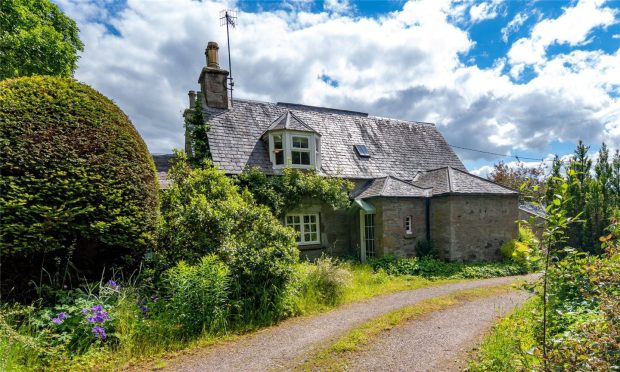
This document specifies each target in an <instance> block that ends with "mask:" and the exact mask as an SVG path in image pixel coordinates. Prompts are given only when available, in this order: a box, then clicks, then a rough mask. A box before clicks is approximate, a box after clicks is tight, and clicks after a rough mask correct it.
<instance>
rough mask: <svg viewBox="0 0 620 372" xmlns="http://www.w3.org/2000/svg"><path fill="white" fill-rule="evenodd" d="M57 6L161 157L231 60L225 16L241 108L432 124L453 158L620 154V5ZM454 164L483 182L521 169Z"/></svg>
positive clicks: (333, 0)
mask: <svg viewBox="0 0 620 372" xmlns="http://www.w3.org/2000/svg"><path fill="white" fill-rule="evenodd" d="M56 1H57V3H58V4H59V5H60V6H61V8H62V9H64V10H65V11H66V12H67V13H68V14H69V15H70V16H72V17H73V18H74V19H76V21H77V22H78V25H79V26H80V29H81V37H82V39H83V41H84V43H85V52H84V53H83V55H82V57H81V59H80V62H79V67H78V70H77V72H76V77H77V78H78V79H79V80H82V81H84V82H86V83H88V84H90V85H92V86H93V87H95V88H96V89H99V90H100V91H102V92H103V93H104V94H106V95H108V96H109V97H110V98H112V99H113V100H115V101H116V102H117V103H118V104H119V105H120V106H121V108H122V109H123V110H125V112H126V113H127V114H128V115H129V117H130V118H131V119H132V120H133V122H134V124H135V125H136V127H137V128H138V130H139V131H140V133H141V134H142V136H143V137H144V138H145V140H146V142H147V144H148V145H149V148H150V149H151V151H153V152H170V150H171V149H172V148H173V147H182V143H183V129H182V119H181V115H180V113H181V112H182V110H183V109H184V108H185V106H186V105H187V103H186V97H187V91H188V90H190V89H193V90H197V88H198V87H197V84H196V80H197V77H198V74H199V72H200V69H201V68H202V66H203V65H204V54H203V53H204V48H205V46H206V44H207V42H208V41H211V40H213V41H217V42H219V43H220V46H222V47H223V48H222V50H221V58H222V59H225V58H227V55H226V51H225V48H224V47H225V40H226V35H225V31H224V29H223V28H222V27H220V26H219V11H220V10H222V9H226V8H230V9H236V10H238V11H239V20H238V27H237V28H236V29H235V30H233V32H232V34H231V40H232V44H231V48H232V53H231V54H232V57H233V72H234V75H235V82H236V88H237V91H236V92H235V94H236V96H237V97H243V98H250V99H258V100H264V101H288V102H299V103H304V104H309V105H320V106H330V107H336V108H342V109H350V110H358V111H364V112H369V113H370V114H371V115H373V114H374V115H378V116H386V117H395V118H399V119H407V120H419V121H427V122H434V123H436V125H437V127H438V128H439V130H440V131H441V132H442V133H443V134H444V136H445V137H446V139H447V140H448V142H449V143H451V144H453V145H456V146H460V147H467V148H472V149H480V150H484V151H487V152H494V153H499V154H505V155H512V154H517V155H519V156H521V157H529V158H536V159H538V158H546V159H549V158H550V157H551V155H552V154H559V155H566V154H570V153H571V152H572V150H573V148H574V146H575V144H576V142H577V141H578V140H579V139H582V140H584V141H585V142H586V143H587V144H589V145H591V146H592V149H593V150H597V149H598V147H599V145H600V143H601V142H602V141H605V142H607V143H608V145H610V147H611V148H612V149H617V148H619V147H620V101H619V97H620V52H619V50H620V1H607V2H605V1H600V0H581V1H499V0H489V1H448V0H445V1H444V0H430V1H401V0H398V1H396V0H395V1H389V0H388V1H361V2H348V1H342V0H329V1H324V2H311V1H298V2H290V1H269V2H256V1H240V2H218V1H202V2H200V1H191V0H175V1H173V2H170V1H165V0H150V1H138V0H130V1H110V0H93V1H92V2H86V1H84V0H56ZM222 62H224V60H222ZM222 64H225V63H222ZM456 151H457V153H458V154H459V156H460V157H461V159H463V161H464V162H465V164H466V166H467V168H468V169H469V170H470V171H473V172H475V173H479V174H483V175H484V174H485V172H487V171H488V169H489V167H490V166H492V165H493V163H494V162H496V161H498V160H504V161H507V162H510V161H515V160H516V159H515V158H513V157H510V156H507V157H501V156H495V155H490V154H485V153H480V152H475V151H469V150H463V149H456ZM534 163H536V162H535V161H532V164H534Z"/></svg>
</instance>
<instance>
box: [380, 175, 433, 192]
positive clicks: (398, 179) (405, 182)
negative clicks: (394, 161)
mask: <svg viewBox="0 0 620 372" xmlns="http://www.w3.org/2000/svg"><path fill="white" fill-rule="evenodd" d="M390 177H391V178H393V179H395V180H396V181H400V182H402V183H404V184H407V185H408V186H413V187H415V188H418V189H421V190H431V189H432V187H422V186H418V185H415V184H413V182H407V181H405V180H403V179H400V178H398V177H393V176H390Z"/></svg>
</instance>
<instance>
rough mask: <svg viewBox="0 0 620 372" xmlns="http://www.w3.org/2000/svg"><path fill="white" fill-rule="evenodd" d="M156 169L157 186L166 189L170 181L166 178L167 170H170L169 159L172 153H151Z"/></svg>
mask: <svg viewBox="0 0 620 372" xmlns="http://www.w3.org/2000/svg"><path fill="white" fill-rule="evenodd" d="M152 156H153V161H154V162H155V169H156V170H157V180H158V181H159V188H161V189H167V188H168V187H169V186H170V183H171V182H172V181H170V180H168V171H169V170H170V161H171V160H172V157H173V156H174V155H172V154H152Z"/></svg>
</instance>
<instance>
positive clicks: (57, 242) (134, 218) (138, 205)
mask: <svg viewBox="0 0 620 372" xmlns="http://www.w3.org/2000/svg"><path fill="white" fill-rule="evenodd" d="M0 138H1V140H0V172H1V173H2V178H0V189H2V193H1V194H0V225H1V226H2V229H1V230H0V254H1V255H2V277H1V278H0V279H1V280H0V296H1V297H2V298H3V299H4V300H7V299H9V298H13V297H14V298H18V299H23V300H31V299H33V296H36V295H42V293H41V292H42V291H44V290H45V287H46V286H56V287H62V286H63V285H64V286H72V285H73V284H76V281H75V279H76V278H75V274H76V270H77V271H79V272H80V273H81V275H86V276H87V277H88V278H89V279H95V278H98V277H99V276H100V275H101V273H102V269H103V267H106V268H108V269H110V268H112V267H114V266H117V267H121V266H123V267H126V268H128V269H130V270H133V268H136V267H138V266H139V265H140V260H141V257H142V255H143V253H144V252H145V251H147V250H149V249H153V248H154V245H155V241H156V228H157V213H158V212H157V208H158V196H157V192H158V188H157V183H156V175H155V165H154V163H153V159H152V157H151V155H150V153H149V152H148V149H147V148H146V145H145V143H144V141H143V140H142V138H141V137H140V135H139V134H138V132H137V131H136V129H135V128H134V127H133V125H132V124H131V122H130V121H129V119H128V118H127V116H126V115H125V114H124V113H123V112H122V111H121V110H120V109H119V108H118V107H117V106H116V105H115V104H114V103H113V102H112V101H110V100H109V99H107V98H106V97H104V96H103V95H101V94H100V93H99V92H97V91H95V90H94V89H92V88H90V87H89V86H87V85H84V84H81V83H78V82H76V81H74V80H70V79H65V78H58V77H31V78H17V79H8V80H4V81H2V82H0ZM35 289H37V290H38V292H39V293H38V294H37V293H35Z"/></svg>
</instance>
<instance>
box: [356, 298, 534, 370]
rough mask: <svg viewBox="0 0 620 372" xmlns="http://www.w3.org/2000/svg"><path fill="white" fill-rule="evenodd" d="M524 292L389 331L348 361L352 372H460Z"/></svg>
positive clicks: (471, 304) (467, 305)
mask: <svg viewBox="0 0 620 372" xmlns="http://www.w3.org/2000/svg"><path fill="white" fill-rule="evenodd" d="M529 296H530V294H529V293H527V292H525V291H518V292H508V293H506V294H503V295H500V296H497V297H488V298H483V299H480V300H475V301H471V302H467V303H465V304H464V305H460V306H455V307H450V308H448V309H446V310H441V311H437V312H435V313H432V314H430V315H429V316H426V317H423V318H422V319H418V320H414V321H411V322H409V323H407V324H405V325H403V326H399V327H395V328H392V329H391V330H389V331H387V332H385V333H383V334H381V336H379V337H378V338H377V339H375V340H373V342H372V343H371V345H369V346H370V347H368V348H367V349H366V350H364V351H363V352H361V353H357V354H356V355H355V356H354V357H353V358H351V360H350V364H349V366H350V369H351V370H353V371H461V370H462V369H463V368H464V367H466V366H467V365H466V362H467V361H466V358H467V352H468V351H470V350H472V349H473V348H474V347H475V346H476V345H477V344H478V341H479V340H480V338H481V336H482V335H483V334H484V333H485V331H487V330H488V329H489V328H490V327H491V326H492V325H493V323H494V322H495V321H496V320H497V318H498V317H500V316H502V315H504V314H506V313H507V312H509V311H510V310H512V309H514V308H515V307H517V306H519V305H521V304H522V303H523V302H524V301H525V300H526V299H528V298H529Z"/></svg>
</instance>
